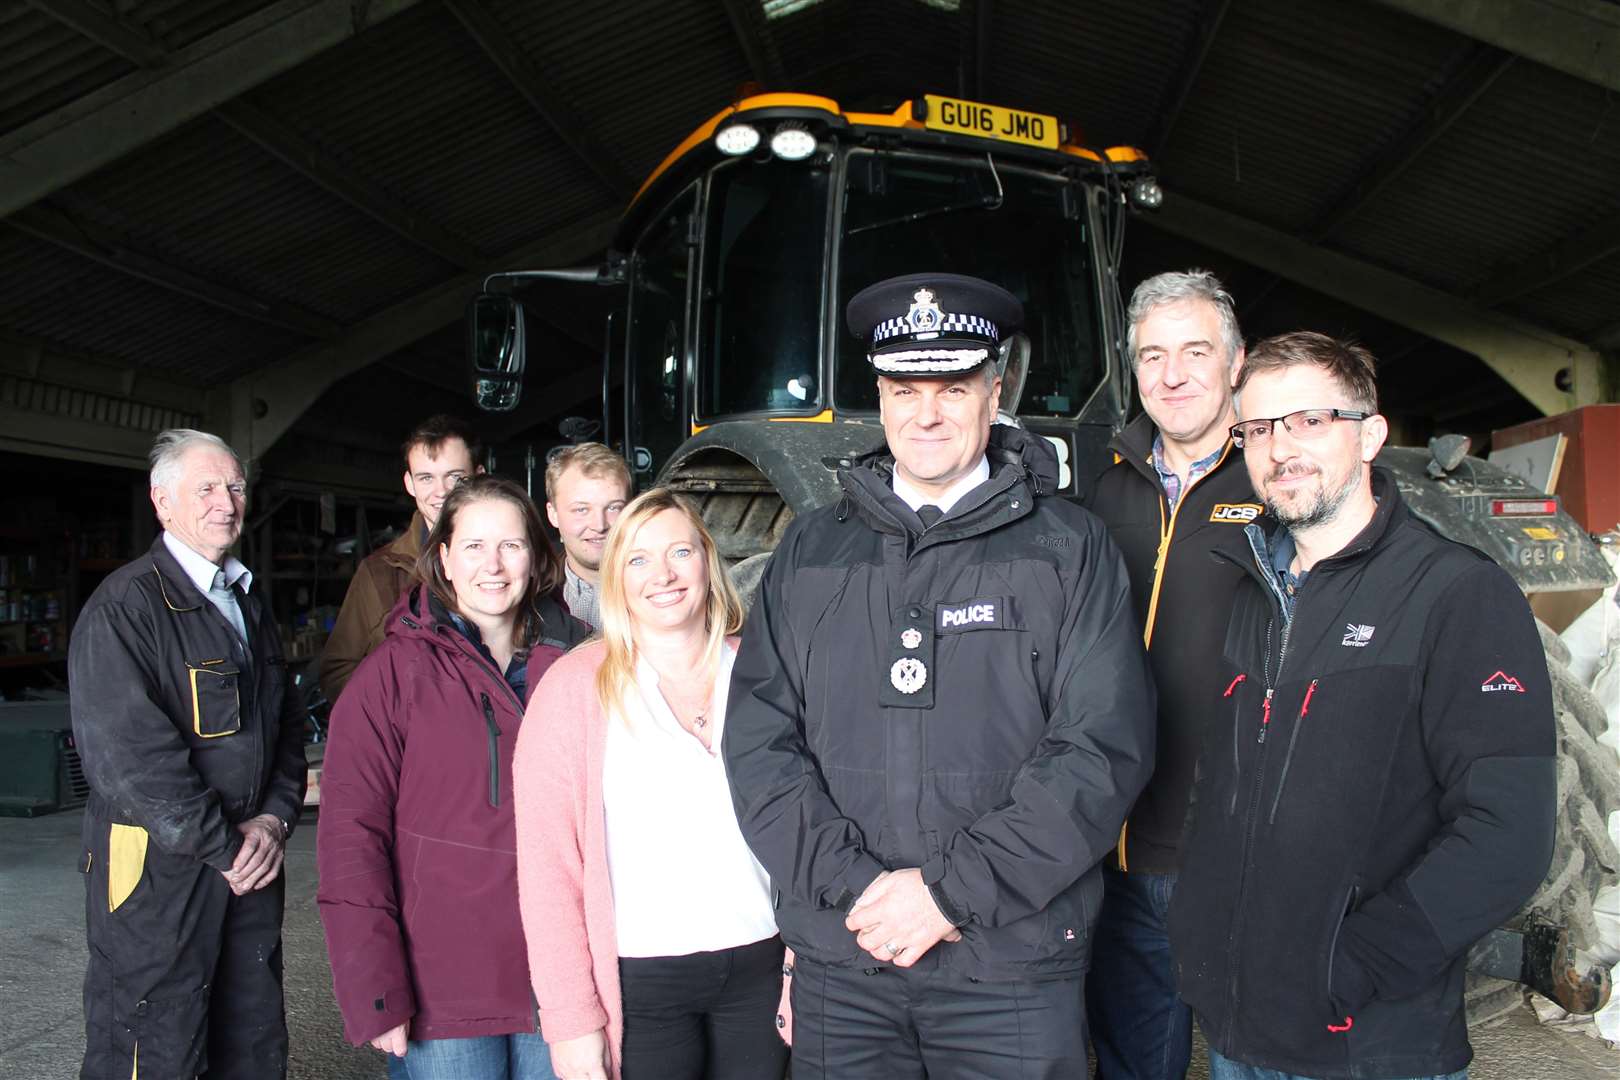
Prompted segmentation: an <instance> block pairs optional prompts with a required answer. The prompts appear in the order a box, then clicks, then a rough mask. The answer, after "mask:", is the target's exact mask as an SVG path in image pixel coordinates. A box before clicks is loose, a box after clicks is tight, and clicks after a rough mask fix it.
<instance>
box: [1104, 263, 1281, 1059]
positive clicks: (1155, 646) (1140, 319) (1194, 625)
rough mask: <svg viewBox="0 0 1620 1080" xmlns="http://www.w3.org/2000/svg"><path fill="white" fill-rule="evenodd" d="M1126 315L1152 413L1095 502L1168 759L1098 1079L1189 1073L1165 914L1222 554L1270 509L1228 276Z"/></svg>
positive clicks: (1238, 575)
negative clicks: (1148, 669)
mask: <svg viewBox="0 0 1620 1080" xmlns="http://www.w3.org/2000/svg"><path fill="white" fill-rule="evenodd" d="M1126 321H1127V324H1128V330H1127V334H1126V344H1127V346H1128V349H1129V353H1130V358H1131V366H1132V368H1133V370H1134V371H1135V373H1136V387H1137V390H1138V392H1139V393H1140V394H1141V396H1142V408H1143V409H1144V410H1145V412H1144V415H1142V416H1140V417H1138V418H1137V419H1136V420H1135V421H1133V422H1132V423H1131V424H1130V425H1129V426H1127V427H1126V428H1125V429H1124V430H1123V431H1121V432H1120V433H1119V434H1117V435H1116V436H1114V440H1113V442H1112V443H1111V444H1110V446H1111V448H1112V449H1113V451H1114V462H1113V464H1112V465H1111V466H1109V467H1108V468H1107V469H1105V470H1104V471H1103V473H1102V475H1101V476H1100V477H1099V478H1098V480H1097V487H1096V491H1095V493H1094V494H1093V496H1092V499H1091V502H1090V504H1089V508H1090V509H1091V511H1092V512H1093V513H1095V514H1096V515H1097V516H1098V517H1100V518H1102V520H1103V524H1105V525H1107V526H1108V534H1109V535H1110V536H1111V537H1113V539H1114V543H1116V544H1118V545H1119V549H1120V551H1121V552H1122V553H1123V554H1124V556H1125V569H1126V571H1127V573H1129V575H1130V578H1131V601H1132V604H1133V606H1134V607H1135V609H1136V617H1137V619H1138V621H1140V622H1141V624H1142V627H1143V634H1142V641H1143V644H1145V645H1146V646H1147V649H1148V659H1149V662H1150V663H1151V664H1152V667H1153V681H1154V683H1155V684H1156V685H1157V686H1158V690H1159V713H1158V742H1157V745H1158V755H1157V760H1156V762H1155V764H1154V768H1153V778H1152V779H1151V780H1149V781H1148V785H1147V787H1146V788H1144V789H1143V791H1142V794H1141V795H1140V796H1138V797H1137V800H1136V805H1135V806H1134V807H1132V809H1131V813H1130V817H1129V818H1127V819H1126V822H1125V825H1124V827H1123V828H1122V829H1121V830H1120V834H1119V843H1118V846H1117V847H1116V849H1115V850H1114V852H1113V853H1112V855H1111V856H1110V857H1109V858H1108V859H1106V860H1105V861H1104V862H1103V903H1102V913H1101V915H1100V916H1099V917H1098V920H1097V945H1096V949H1095V951H1094V952H1093V953H1092V958H1091V971H1090V973H1089V974H1088V975H1087V983H1088V988H1089V990H1090V993H1088V994H1087V995H1086V1008H1087V1010H1088V1012H1089V1014H1090V1020H1091V1039H1092V1046H1093V1048H1094V1049H1095V1050H1096V1053H1097V1076H1098V1078H1099V1080H1180V1078H1181V1077H1183V1076H1185V1075H1186V1074H1187V1064H1188V1060H1189V1059H1190V1058H1191V1056H1192V1015H1191V1013H1190V1012H1189V1011H1188V1009H1187V1006H1186V1005H1184V1004H1183V1003H1182V1002H1181V1000H1180V999H1179V998H1178V997H1177V995H1176V973H1175V966H1174V965H1173V964H1172V963H1171V960H1170V932H1169V929H1168V927H1167V926H1166V919H1167V917H1168V915H1169V909H1170V897H1171V894H1172V892H1173V890H1174V889H1175V883H1176V874H1175V869H1176V852H1177V850H1178V848H1179V846H1180V842H1181V830H1182V828H1183V826H1184V825H1185V824H1186V821H1187V800H1188V797H1189V796H1190V794H1191V792H1192V784H1193V766H1194V763H1195V762H1196V761H1197V758H1198V746H1199V740H1200V736H1201V735H1202V733H1203V730H1204V727H1205V726H1206V724H1207V722H1208V720H1209V715H1210V708H1209V703H1208V701H1207V700H1206V697H1207V695H1205V694H1204V692H1203V691H1204V688H1205V687H1206V686H1207V685H1208V684H1209V683H1210V681H1211V680H1212V679H1214V678H1215V677H1216V674H1217V673H1218V671H1219V670H1220V669H1219V663H1220V654H1219V653H1218V652H1217V651H1215V650H1214V649H1212V648H1211V647H1210V641H1211V640H1217V641H1218V640H1219V639H1220V635H1221V634H1222V633H1224V631H1225V629H1226V620H1227V617H1228V613H1229V608H1230V605H1231V599H1232V594H1233V593H1234V592H1235V591H1236V589H1237V586H1238V584H1239V582H1240V581H1241V580H1242V577H1243V571H1242V570H1240V569H1239V568H1238V566H1237V565H1236V564H1235V563H1234V562H1231V561H1227V562H1222V563H1217V562H1214V561H1212V560H1211V558H1210V552H1211V551H1213V550H1214V549H1215V548H1217V547H1225V548H1228V549H1230V550H1234V551H1240V550H1242V549H1243V548H1244V547H1245V546H1246V544H1245V542H1244V539H1243V527H1244V526H1245V525H1247V524H1248V523H1249V522H1251V521H1253V520H1254V519H1255V518H1256V517H1258V516H1259V514H1260V504H1259V503H1258V502H1256V501H1255V498H1254V491H1253V489H1252V488H1251V487H1250V486H1249V474H1248V473H1247V471H1245V470H1244V468H1243V455H1242V453H1241V452H1239V451H1237V450H1235V449H1233V447H1232V443H1231V439H1230V437H1229V435H1228V430H1227V429H1229V428H1230V427H1231V426H1232V424H1233V422H1234V421H1235V420H1236V419H1237V416H1236V415H1235V413H1234V412H1233V406H1232V378H1233V376H1234V374H1235V373H1236V370H1237V367H1238V365H1239V364H1241V363H1242V362H1243V337H1242V335H1241V334H1240V333H1239V332H1238V323H1237V315H1236V314H1235V312H1234V311H1233V308H1232V298H1231V297H1230V296H1229V295H1227V292H1226V290H1225V289H1224V288H1222V287H1221V283H1220V281H1219V280H1217V279H1216V277H1215V275H1214V274H1211V273H1209V272H1208V271H1207V270H1192V271H1187V272H1179V271H1176V272H1171V273H1165V274H1159V275H1157V276H1155V277H1151V278H1148V279H1147V280H1146V281H1144V282H1142V283H1141V284H1140V285H1138V286H1137V287H1136V291H1135V292H1134V293H1132V294H1131V304H1130V309H1129V310H1128V311H1127V312H1126Z"/></svg>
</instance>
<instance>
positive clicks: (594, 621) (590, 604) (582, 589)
mask: <svg viewBox="0 0 1620 1080" xmlns="http://www.w3.org/2000/svg"><path fill="white" fill-rule="evenodd" d="M562 595H563V603H564V604H566V605H567V606H568V614H570V615H572V616H573V617H574V618H576V619H578V620H579V621H580V622H582V623H584V624H585V625H586V626H588V627H590V628H591V630H592V632H593V633H594V632H595V631H597V630H600V629H602V598H601V596H600V594H599V593H598V592H597V589H596V586H595V585H592V584H591V583H590V582H588V581H586V580H585V579H584V578H582V577H580V576H579V575H577V574H575V573H574V568H573V567H572V566H569V565H568V563H567V562H566V561H565V562H564V563H563V588H562Z"/></svg>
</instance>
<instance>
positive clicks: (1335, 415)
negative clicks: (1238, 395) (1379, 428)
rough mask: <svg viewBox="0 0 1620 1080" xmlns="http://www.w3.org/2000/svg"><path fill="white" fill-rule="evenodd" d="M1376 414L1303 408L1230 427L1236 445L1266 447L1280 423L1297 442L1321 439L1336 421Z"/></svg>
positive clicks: (1364, 417)
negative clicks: (1283, 414) (1298, 440)
mask: <svg viewBox="0 0 1620 1080" xmlns="http://www.w3.org/2000/svg"><path fill="white" fill-rule="evenodd" d="M1371 415H1373V414H1372V413H1370V412H1362V411H1360V410H1358V409H1300V410H1299V411H1297V412H1291V413H1289V414H1288V415H1287V416H1273V417H1272V418H1271V419H1269V420H1245V421H1243V422H1242V423H1239V424H1233V425H1232V427H1231V429H1230V430H1231V433H1232V445H1233V446H1242V447H1250V446H1264V445H1265V444H1266V442H1267V440H1269V439H1270V438H1271V432H1272V431H1273V429H1275V428H1276V426H1277V425H1278V424H1281V425H1282V426H1283V430H1284V431H1286V432H1288V434H1290V435H1292V436H1293V437H1294V438H1296V439H1300V440H1302V441H1308V440H1310V439H1320V438H1321V437H1322V436H1324V435H1326V434H1327V433H1328V428H1330V427H1332V426H1333V421H1335V420H1365V419H1367V417H1369V416H1371Z"/></svg>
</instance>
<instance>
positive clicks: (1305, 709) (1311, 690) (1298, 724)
mask: <svg viewBox="0 0 1620 1080" xmlns="http://www.w3.org/2000/svg"><path fill="white" fill-rule="evenodd" d="M1315 693H1316V680H1315V679H1312V680H1311V685H1309V686H1307V687H1306V688H1305V700H1304V701H1303V702H1301V703H1300V706H1299V716H1297V717H1295V719H1294V730H1293V731H1292V732H1291V733H1290V734H1289V736H1288V753H1286V754H1284V755H1283V767H1282V775H1281V776H1279V777H1278V778H1277V794H1275V795H1273V796H1272V797H1271V813H1270V814H1269V815H1267V817H1266V824H1267V825H1275V824H1276V823H1277V804H1278V803H1280V802H1282V793H1283V788H1284V787H1286V786H1287V784H1288V767H1289V766H1290V765H1292V764H1293V763H1294V743H1295V742H1297V741H1298V740H1299V729H1300V728H1302V727H1304V726H1305V715H1306V714H1307V713H1309V712H1310V711H1311V696H1312V695H1314V694H1315Z"/></svg>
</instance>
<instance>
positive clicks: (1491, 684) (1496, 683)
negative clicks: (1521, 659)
mask: <svg viewBox="0 0 1620 1080" xmlns="http://www.w3.org/2000/svg"><path fill="white" fill-rule="evenodd" d="M1479 689H1480V692H1481V693H1484V694H1494V693H1498V692H1500V691H1503V690H1509V691H1512V692H1513V693H1515V694H1522V693H1524V684H1523V683H1521V682H1520V681H1519V680H1518V679H1516V678H1514V677H1513V676H1512V675H1509V674H1508V673H1507V672H1505V671H1498V672H1497V673H1496V674H1495V675H1492V676H1491V677H1490V678H1488V679H1486V680H1485V681H1484V682H1482V683H1480V684H1479Z"/></svg>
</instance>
